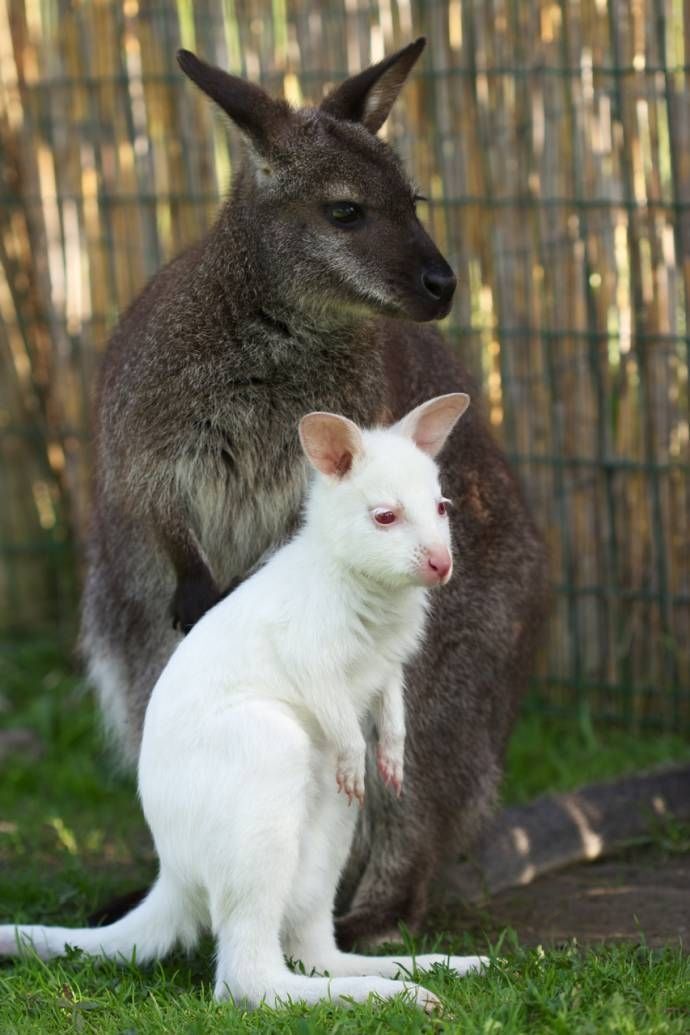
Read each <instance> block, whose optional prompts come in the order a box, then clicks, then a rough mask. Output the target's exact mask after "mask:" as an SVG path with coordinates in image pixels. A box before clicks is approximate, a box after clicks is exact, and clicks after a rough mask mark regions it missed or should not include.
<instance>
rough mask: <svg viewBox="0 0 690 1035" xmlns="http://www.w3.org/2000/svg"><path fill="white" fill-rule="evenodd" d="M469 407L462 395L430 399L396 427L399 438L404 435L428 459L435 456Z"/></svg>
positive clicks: (463, 394) (467, 400)
mask: <svg viewBox="0 0 690 1035" xmlns="http://www.w3.org/2000/svg"><path fill="white" fill-rule="evenodd" d="M469 405H470V397H469V395H466V394H465V393H464V392H453V393H452V394H451V395H439V396H437V398H436V399H429V400H428V402H425V403H422V405H421V406H417V407H416V408H415V409H414V410H410V412H409V413H408V414H407V415H406V416H405V417H403V419H402V420H400V421H398V423H397V424H396V425H395V429H396V430H397V431H399V432H400V433H401V434H402V435H407V437H408V438H411V439H412V441H413V442H414V443H415V445H416V446H417V448H418V449H421V450H422V452H423V453H428V454H429V456H438V454H439V453H440V452H441V450H442V449H443V447H444V446H445V444H446V439H447V438H448V436H449V435H450V433H451V431H452V430H453V428H454V427H455V425H456V424H457V422H458V421H459V420H460V418H461V417H462V415H463V413H464V412H465V410H466V409H467V407H468V406H469Z"/></svg>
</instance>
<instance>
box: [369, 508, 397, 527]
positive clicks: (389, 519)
mask: <svg viewBox="0 0 690 1035" xmlns="http://www.w3.org/2000/svg"><path fill="white" fill-rule="evenodd" d="M373 516H374V521H375V522H376V524H377V525H392V524H393V522H394V521H397V516H396V514H395V513H394V512H393V511H392V510H375V511H374V515H373Z"/></svg>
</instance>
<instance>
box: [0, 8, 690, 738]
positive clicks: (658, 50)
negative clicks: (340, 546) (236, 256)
mask: <svg viewBox="0 0 690 1035" xmlns="http://www.w3.org/2000/svg"><path fill="white" fill-rule="evenodd" d="M419 33H424V34H425V35H426V36H427V37H428V40H429V46H428V50H427V52H426V54H425V56H424V58H423V60H422V62H421V64H420V67H419V69H418V71H417V72H416V73H415V76H414V79H413V81H411V83H410V84H409V85H408V86H407V87H406V89H405V92H404V96H403V98H402V101H401V103H399V105H398V106H397V108H396V111H395V114H394V116H393V117H392V119H391V120H390V123H389V125H388V126H387V129H386V132H387V133H388V137H389V139H391V140H392V141H393V142H394V144H395V146H396V147H397V148H398V149H399V150H400V151H401V152H402V154H403V156H404V158H405V160H406V162H407V164H408V167H409V169H410V171H411V173H412V174H413V176H414V177H415V179H416V181H417V183H418V184H419V186H420V189H421V190H422V191H423V192H424V193H425V194H427V195H428V197H429V202H428V205H427V206H425V211H423V217H424V218H425V220H426V221H427V223H428V224H429V225H430V228H431V230H432V233H433V235H434V236H435V238H436V240H437V241H438V243H439V245H440V247H441V248H442V249H443V250H444V251H445V252H446V254H447V255H448V257H449V259H450V261H451V262H452V263H453V265H454V267H455V269H456V270H457V272H458V275H459V280H460V289H459V291H458V297H457V303H456V305H455V307H454V311H453V314H452V317H451V320H450V322H449V325H448V328H447V331H448V334H449V335H450V336H451V338H452V340H453V341H454V342H455V344H456V346H457V348H458V349H459V350H460V351H461V353H462V354H463V356H464V357H465V360H466V362H467V363H468V364H469V366H470V367H471V368H472V369H473V371H474V372H475V373H476V374H477V375H478V376H479V377H480V379H481V381H482V384H483V386H484V391H485V398H486V404H487V407H488V410H489V413H490V417H491V421H492V422H493V424H494V426H495V431H496V434H497V435H498V436H499V437H501V438H502V440H503V442H504V445H505V446H506V448H507V450H508V452H509V453H510V455H511V457H512V460H513V462H514V464H515V466H516V469H517V470H518V472H519V475H520V477H521V479H522V481H523V484H524V486H525V489H526V492H527V495H528V497H529V499H530V501H531V505H532V507H533V510H534V512H535V515H536V517H537V520H538V522H539V524H540V525H541V527H542V529H543V530H544V533H545V535H546V538H547V540H548V543H549V546H550V550H551V572H552V580H553V585H554V602H553V609H552V610H553V614H552V621H551V624H550V628H549V631H548V634H547V636H546V641H547V642H546V643H545V646H544V650H543V652H542V657H541V662H540V669H539V675H538V680H537V685H538V687H539V688H540V692H541V695H542V700H543V702H544V704H545V706H546V705H549V706H551V707H556V708H564V709H568V710H572V709H573V708H574V707H576V706H578V705H582V704H587V705H589V706H590V707H591V708H592V710H593V712H594V713H596V714H600V715H609V716H612V717H614V718H619V719H626V720H628V721H630V722H632V723H643V722H649V723H654V724H657V725H663V726H665V727H667V728H681V727H685V728H687V727H690V546H689V528H690V520H689V516H690V476H689V467H688V462H689V451H690V444H689V433H688V421H689V417H690V412H689V383H688V367H689V357H690V329H689V328H688V324H687V314H688V299H689V298H690V91H689V84H690V64H689V62H690V58H689V57H688V47H689V46H690V5H689V4H688V2H687V0H685V3H683V0H628V2H623V0H580V2H573V0H570V2H568V0H428V2H424V3H422V2H421V0H418V2H411V0H371V2H369V0H324V2H323V3H321V4H315V3H313V2H306V0H251V2H250V0H215V2H210V0H198V2H195V3H192V2H191V0H176V2H175V0H158V2H147V0H120V2H110V0H92V2H87V0H81V2H78V0H75V2H73V3H67V2H66V0H0V167H1V173H0V495H1V498H2V507H1V511H0V551H1V553H2V557H1V559H0V630H1V631H2V633H3V635H4V637H5V640H7V639H8V638H9V637H10V636H11V635H12V634H15V633H17V632H20V631H26V630H29V631H30V630H39V629H42V630H44V629H46V628H56V627H57V628H61V629H63V630H71V629H72V628H73V622H74V614H75V601H76V597H77V593H78V577H77V571H78V566H77V562H76V559H75V558H76V551H75V548H74V544H75V542H77V541H78V538H79V536H80V534H81V532H82V531H83V528H84V524H85V521H86V515H87V509H88V470H89V441H88V412H89V398H90V394H91V387H92V384H93V380H94V374H95V371H96V368H97V366H98V361H99V356H100V353H101V351H102V349H103V347H104V344H105V341H106V339H107V335H108V331H109V329H110V328H111V327H112V325H113V323H114V321H115V319H116V318H117V315H118V313H119V312H121V311H122V309H123V308H124V307H125V306H126V305H127V303H128V302H129V301H130V299H132V297H133V296H134V295H135V294H136V293H137V292H138V291H139V289H140V288H141V286H142V285H143V283H144V282H145V281H146V279H147V278H148V277H149V276H150V275H151V274H152V273H153V272H154V271H155V270H156V269H157V268H158V267H159V266H160V265H161V263H163V262H164V261H165V260H167V259H168V258H169V257H171V256H172V255H174V254H175V253H176V252H177V251H179V250H180V249H181V248H183V247H184V246H185V245H186V244H187V243H188V242H190V241H192V240H194V239H195V238H196V237H198V236H199V235H200V234H201V233H202V232H203V231H204V230H205V228H206V227H207V226H208V225H209V223H210V222H211V220H212V219H213V217H214V213H215V212H216V209H217V204H218V199H219V198H220V196H221V195H222V193H223V191H224V190H225V189H226V186H227V184H228V181H229V177H230V175H231V172H232V167H233V163H234V161H235V159H236V157H237V152H236V145H237V140H236V136H235V135H234V134H232V133H229V132H228V127H227V125H226V123H225V122H224V121H223V118H222V117H221V116H220V115H219V114H218V113H217V112H216V111H215V110H214V109H213V108H212V106H211V105H210V104H209V103H208V102H207V101H206V99H205V98H203V97H202V95H201V94H200V93H199V92H198V91H197V90H195V89H194V88H193V87H192V86H191V85H190V84H189V83H188V82H187V81H186V80H185V79H184V77H183V76H182V75H181V73H180V72H179V71H178V70H177V67H176V64H175V50H176V48H177V47H178V46H180V45H182V46H185V47H188V48H191V49H194V50H196V51H198V52H199V53H200V54H202V55H204V56H205V57H207V58H208V59H210V60H212V61H215V62H217V63H218V64H221V65H223V66H225V67H227V68H228V69H230V70H232V71H234V72H237V73H241V74H243V75H246V76H248V77H250V78H252V79H256V80H260V81H261V82H262V83H264V84H265V85H266V86H267V87H268V88H270V89H271V90H272V91H274V92H276V93H283V94H284V95H285V96H286V97H287V98H288V99H289V100H290V101H292V102H294V103H302V101H303V100H313V101H318V99H319V98H320V97H321V95H322V92H323V90H324V89H325V87H327V86H328V85H329V84H330V83H332V82H334V81H337V80H338V79H339V78H340V77H342V76H344V75H346V74H348V73H349V72H352V71H355V70H358V69H359V68H361V67H363V66H364V65H366V64H367V63H369V62H371V61H374V60H378V59H379V58H380V57H381V56H382V55H383V54H384V53H386V52H389V51H391V50H393V49H394V48H396V47H397V46H399V45H401V44H402V43H404V42H406V41H408V40H409V39H411V38H413V37H414V36H416V35H417V34H419Z"/></svg>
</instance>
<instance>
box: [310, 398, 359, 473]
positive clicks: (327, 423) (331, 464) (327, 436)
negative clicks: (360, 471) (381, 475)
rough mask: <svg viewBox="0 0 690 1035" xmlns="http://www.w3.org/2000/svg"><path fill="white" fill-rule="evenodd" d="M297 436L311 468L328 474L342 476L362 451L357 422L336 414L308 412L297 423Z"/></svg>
mask: <svg viewBox="0 0 690 1035" xmlns="http://www.w3.org/2000/svg"><path fill="white" fill-rule="evenodd" d="M299 437H300V442H301V443H302V449H303V450H304V454H305V456H306V458H307V460H308V461H309V463H310V464H311V465H312V467H315V468H316V470H317V471H320V472H321V474H327V475H329V476H330V477H335V478H344V477H345V475H346V474H347V473H348V471H350V469H351V468H352V465H353V463H354V462H355V460H356V459H357V458H358V457H359V456H361V455H362V453H363V452H364V441H363V439H362V432H361V431H360V430H359V428H358V427H357V425H356V424H353V422H352V421H351V420H348V419H347V417H341V416H339V415H338V414H336V413H308V414H307V415H306V417H302V420H301V421H300V422H299Z"/></svg>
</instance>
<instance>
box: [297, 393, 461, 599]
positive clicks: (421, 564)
mask: <svg viewBox="0 0 690 1035" xmlns="http://www.w3.org/2000/svg"><path fill="white" fill-rule="evenodd" d="M469 402H470V400H469V396H467V395H465V394H464V393H461V392H456V393H454V394H452V395H442V396H439V397H438V398H436V399H430V400H429V401H428V402H425V403H422V405H421V406H418V407H416V409H414V410H412V411H411V412H410V413H408V414H407V416H406V417H403V419H402V420H401V421H399V422H398V423H397V424H394V425H393V426H392V427H390V428H386V429H383V428H377V429H374V430H371V431H362V430H361V429H360V428H358V427H357V425H356V424H353V422H352V421H351V420H348V419H347V417H341V416H339V415H337V414H335V413H308V414H307V415H306V417H303V418H302V420H301V421H300V425H299V435H300V440H301V443H302V448H303V450H304V453H305V455H306V457H307V459H308V460H309V462H310V463H311V465H312V466H313V467H314V468H315V470H316V472H317V477H316V479H315V481H314V485H313V487H312V492H311V496H310V501H309V508H308V522H309V523H310V524H313V525H314V527H315V528H316V529H318V532H319V534H320V536H321V538H322V539H325V540H326V541H327V542H328V544H329V549H331V550H332V552H333V554H334V556H335V557H336V558H337V559H338V561H339V562H340V563H342V564H343V565H344V566H346V567H347V568H349V569H351V570H354V571H356V572H358V573H360V574H363V575H367V576H369V577H370V578H372V579H375V580H377V581H379V582H382V583H384V584H386V585H406V584H408V585H409V584H417V585H423V586H435V585H445V584H446V582H448V580H449V578H450V576H451V574H452V571H453V557H452V547H451V538H450V525H449V521H448V513H447V508H448V505H449V503H450V501H449V500H447V499H446V498H445V497H444V495H443V490H442V487H441V484H440V479H439V469H438V466H437V464H436V463H435V460H434V458H435V457H436V456H437V455H438V454H439V453H440V451H441V450H442V449H443V446H444V445H445V442H446V439H447V438H448V436H449V435H450V433H451V431H452V430H453V427H454V426H455V424H456V422H457V421H458V420H459V418H460V417H461V416H462V414H463V413H464V412H465V410H466V409H467V407H468V405H469Z"/></svg>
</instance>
